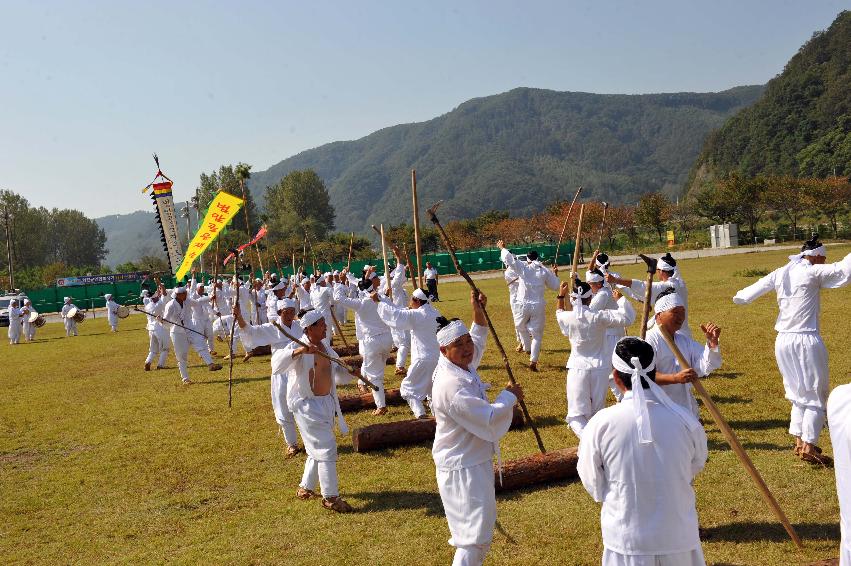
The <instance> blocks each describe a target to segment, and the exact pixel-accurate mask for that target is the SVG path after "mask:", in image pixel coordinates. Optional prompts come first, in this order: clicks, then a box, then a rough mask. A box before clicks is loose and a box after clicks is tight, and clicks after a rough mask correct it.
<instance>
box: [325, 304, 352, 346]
mask: <svg viewBox="0 0 851 566" xmlns="http://www.w3.org/2000/svg"><path fill="white" fill-rule="evenodd" d="M328 310H329V311H331V318H332V319H334V326H336V327H337V332H339V333H340V338H342V339H343V344H345V345H346V347H347V348H348V346H349V342H348V340H346V336H345V334H343V328H342V327H341V326H340V321H339V320H337V315H336V314H334V307H333V306H331V307H328Z"/></svg>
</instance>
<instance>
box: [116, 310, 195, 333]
mask: <svg viewBox="0 0 851 566" xmlns="http://www.w3.org/2000/svg"><path fill="white" fill-rule="evenodd" d="M133 310H134V311H137V312H140V313H142V314H147V315H150V314H151V313H149V312H147V311H144V310H142V309H140V308H139V307H138V306H137V305H133ZM155 318H157V319H158V320H159V321H161V322H166V323H168V324H173V325H175V326H179V327H180V328H183V329H185V330H188V331H190V332H194V333H195V334H200V335H201V336H204V338H206V337H207V336H206V335H205V334H204V333H203V332H198V331H197V330H195V329H194V328H189V327H188V326H184V325H182V324H180V323H179V322H174V321H172V320H169V319H167V318H165V317H163V316H156V317H155Z"/></svg>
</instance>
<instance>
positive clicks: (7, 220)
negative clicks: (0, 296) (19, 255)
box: [3, 205, 15, 291]
mask: <svg viewBox="0 0 851 566" xmlns="http://www.w3.org/2000/svg"><path fill="white" fill-rule="evenodd" d="M3 220H4V221H5V224H6V256H7V258H8V259H9V291H13V290H14V289H15V269H14V266H13V265H12V216H11V214H9V206H8V205H7V206H4V207H3Z"/></svg>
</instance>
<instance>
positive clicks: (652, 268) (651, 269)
mask: <svg viewBox="0 0 851 566" xmlns="http://www.w3.org/2000/svg"><path fill="white" fill-rule="evenodd" d="M638 257H640V258H641V259H643V260H644V263H646V264H647V280H646V281H645V282H644V285H645V288H644V311H643V314H642V315H641V328H640V329H639V332H640V334H641V339H642V340H644V337H645V336H647V322H648V321H649V320H650V307H651V304H650V298H651V296H652V294H653V276H654V275H655V274H656V264H657V263H658V260H656V259H654V258H652V257H648V256H646V255H644V254H639V256H638Z"/></svg>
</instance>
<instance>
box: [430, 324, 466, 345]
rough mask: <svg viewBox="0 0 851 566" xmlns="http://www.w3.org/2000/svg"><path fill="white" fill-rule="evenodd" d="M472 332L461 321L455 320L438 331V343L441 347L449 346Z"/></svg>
mask: <svg viewBox="0 0 851 566" xmlns="http://www.w3.org/2000/svg"><path fill="white" fill-rule="evenodd" d="M469 333H470V331H469V330H467V327H466V326H464V323H463V322H461V321H460V320H453V321H452V322H450V323H449V324H447V325H446V326H444V327H443V328H441V329H440V330H438V331H437V343H438V344H440V345H441V346H449V345H450V344H452V343H453V342H455V341H456V340H458V339H459V338H461V337H462V336H464V335H465V334H469Z"/></svg>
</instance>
